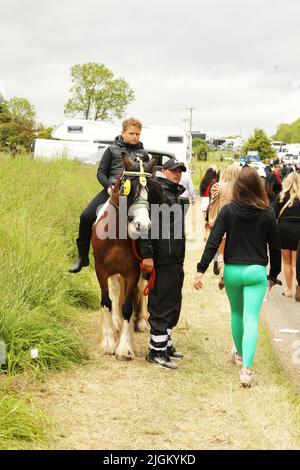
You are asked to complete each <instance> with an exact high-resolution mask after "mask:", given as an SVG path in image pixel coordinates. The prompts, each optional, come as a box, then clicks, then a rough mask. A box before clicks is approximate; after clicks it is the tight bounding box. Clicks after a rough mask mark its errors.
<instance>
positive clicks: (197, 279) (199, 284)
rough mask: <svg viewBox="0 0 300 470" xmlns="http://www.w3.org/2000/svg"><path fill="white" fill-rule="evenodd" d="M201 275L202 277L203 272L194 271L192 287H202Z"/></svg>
mask: <svg viewBox="0 0 300 470" xmlns="http://www.w3.org/2000/svg"><path fill="white" fill-rule="evenodd" d="M202 277H203V273H196V276H195V279H194V287H195V289H197V290H199V289H202V287H203V282H202Z"/></svg>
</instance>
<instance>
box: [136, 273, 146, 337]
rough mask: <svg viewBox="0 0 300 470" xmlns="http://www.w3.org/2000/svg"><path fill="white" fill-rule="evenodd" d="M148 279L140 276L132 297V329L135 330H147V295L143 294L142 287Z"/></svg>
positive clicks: (143, 287)
mask: <svg viewBox="0 0 300 470" xmlns="http://www.w3.org/2000/svg"><path fill="white" fill-rule="evenodd" d="M147 284H148V281H147V280H146V279H144V278H143V276H142V275H141V276H140V279H139V283H138V286H137V289H136V291H135V299H134V304H133V305H134V313H135V318H134V329H135V331H141V332H145V331H147V330H148V310H147V297H146V296H145V295H144V289H145V287H146V285H147Z"/></svg>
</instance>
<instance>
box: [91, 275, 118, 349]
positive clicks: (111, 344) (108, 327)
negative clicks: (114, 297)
mask: <svg viewBox="0 0 300 470" xmlns="http://www.w3.org/2000/svg"><path fill="white" fill-rule="evenodd" d="M96 271H97V277H98V280H99V284H100V287H101V307H102V309H103V329H102V342H101V350H102V352H103V353H104V354H114V353H115V349H116V339H115V333H114V329H113V324H112V318H111V307H112V303H111V300H110V298H109V291H108V277H107V274H106V273H104V272H103V271H99V270H96Z"/></svg>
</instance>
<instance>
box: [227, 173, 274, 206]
mask: <svg viewBox="0 0 300 470" xmlns="http://www.w3.org/2000/svg"><path fill="white" fill-rule="evenodd" d="M232 200H233V201H237V202H240V203H241V204H245V205H247V206H253V207H256V208H257V209H268V208H269V199H268V196H267V193H266V190H265V188H264V185H263V183H262V181H261V178H260V176H259V174H258V173H257V171H256V170H254V168H246V169H243V170H242V171H241V172H240V174H239V175H238V177H237V179H236V180H235V182H234V185H233V195H232Z"/></svg>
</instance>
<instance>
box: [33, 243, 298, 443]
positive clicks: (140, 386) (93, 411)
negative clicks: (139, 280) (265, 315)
mask: <svg viewBox="0 0 300 470" xmlns="http://www.w3.org/2000/svg"><path fill="white" fill-rule="evenodd" d="M199 254H200V250H199V249H198V250H197V251H190V250H189V249H188V250H187V256H186V263H185V271H186V279H185V285H184V302H183V309H182V316H181V320H180V323H179V325H178V327H177V329H176V331H175V336H174V338H175V342H176V345H177V347H178V349H180V350H182V351H183V352H184V353H185V357H184V359H183V360H181V361H180V362H179V361H178V364H179V368H178V370H176V371H170V370H165V369H163V368H159V367H156V366H154V365H152V364H148V363H147V362H146V361H145V359H144V357H145V355H146V351H147V343H148V334H146V333H145V334H139V335H137V336H136V349H137V357H136V359H135V360H134V361H133V362H130V363H124V362H118V361H116V360H115V359H114V358H113V357H107V356H103V355H102V354H100V352H99V351H98V348H99V346H98V345H99V331H100V322H99V315H98V314H89V315H87V317H86V319H85V321H86V324H87V325H89V330H90V353H91V356H92V362H91V363H90V364H88V365H85V366H81V367H77V368H74V369H71V370H68V371H63V372H60V373H56V374H49V375H48V376H47V381H46V384H44V385H43V386H42V387H40V389H39V391H38V394H39V397H40V403H41V406H42V408H43V409H44V410H45V411H46V412H47V413H48V414H50V415H51V416H52V418H53V422H54V429H55V440H54V441H53V442H51V443H50V445H49V448H51V449H127V450H130V449H153V450H154V449H165V450H168V449H283V448H285V449H295V448H300V411H299V399H298V398H297V397H296V395H295V392H294V389H293V387H292V386H291V385H290V382H289V379H288V377H287V376H286V374H285V373H284V372H283V371H282V370H281V369H280V367H279V366H278V364H277V362H276V360H275V359H274V354H273V353H272V352H270V347H269V346H270V345H269V343H268V340H267V339H266V335H265V334H264V332H263V331H262V332H261V333H260V341H259V345H258V351H257V355H256V361H255V372H256V377H257V380H256V383H255V386H253V387H252V388H251V389H243V388H241V387H240V385H239V381H238V369H236V366H234V365H233V364H232V363H231V362H230V354H229V351H230V348H231V337H230V321H229V310H228V301H227V298H226V295H225V293H224V292H220V291H219V290H218V288H217V279H216V278H215V276H213V274H212V273H211V269H210V270H209V271H210V272H209V273H208V274H207V275H206V276H205V282H206V285H205V288H204V290H203V291H201V292H200V293H199V292H196V291H195V290H194V289H193V287H192V280H193V277H194V272H195V265H196V262H197V260H198V258H199ZM279 423H280V426H279Z"/></svg>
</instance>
